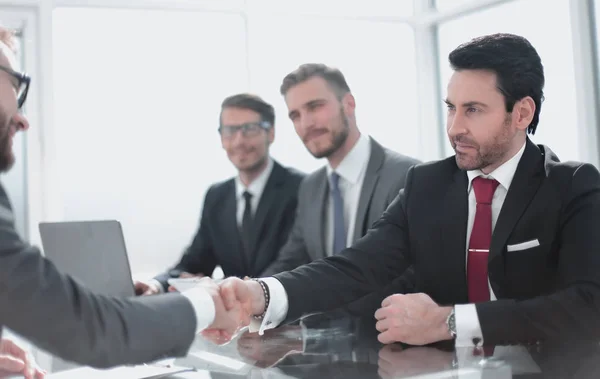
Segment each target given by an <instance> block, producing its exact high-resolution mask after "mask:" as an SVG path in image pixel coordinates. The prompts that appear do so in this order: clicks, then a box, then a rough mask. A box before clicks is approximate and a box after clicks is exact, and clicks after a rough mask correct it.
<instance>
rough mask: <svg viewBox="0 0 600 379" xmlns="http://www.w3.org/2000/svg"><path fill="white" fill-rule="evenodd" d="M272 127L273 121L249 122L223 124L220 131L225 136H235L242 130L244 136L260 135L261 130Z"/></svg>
mask: <svg viewBox="0 0 600 379" xmlns="http://www.w3.org/2000/svg"><path fill="white" fill-rule="evenodd" d="M270 128H271V123H269V122H267V121H260V122H248V123H245V124H242V125H230V126H221V127H219V133H220V134H221V137H223V138H233V136H235V135H236V134H237V133H238V132H239V131H241V132H242V135H243V136H244V137H253V136H256V135H258V133H260V131H261V130H268V129H270Z"/></svg>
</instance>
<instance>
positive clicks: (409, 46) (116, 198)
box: [0, 0, 600, 274]
mask: <svg viewBox="0 0 600 379" xmlns="http://www.w3.org/2000/svg"><path fill="white" fill-rule="evenodd" d="M599 16H600V0H596V1H594V0H552V1H547V0H512V1H507V0H437V1H434V0H370V1H364V0H344V1H341V0H318V1H317V0H302V1H301V0H245V1H244V0H178V1H175V0H118V1H117V0H0V20H1V22H2V23H3V24H5V25H7V26H11V27H13V28H16V29H18V30H19V31H20V41H21V54H20V56H21V59H22V62H23V66H24V69H25V70H26V71H27V72H29V73H30V74H31V75H32V77H33V83H32V88H31V91H30V97H29V100H28V103H27V105H26V113H27V115H28V116H29V118H30V120H31V125H32V128H31V130H30V131H29V132H28V133H27V134H20V135H19V137H18V138H17V139H16V141H15V148H16V153H17V156H18V157H17V159H18V163H17V165H16V166H15V169H14V170H13V171H12V172H11V173H10V174H8V175H6V176H5V177H4V178H3V179H2V180H3V182H4V183H5V185H6V186H7V187H8V189H9V192H10V195H11V198H12V200H13V202H14V203H15V208H16V215H17V223H18V228H19V231H20V232H21V233H22V234H23V236H24V237H25V238H27V239H29V240H30V241H32V243H36V244H38V245H39V233H38V229H37V228H38V223H39V222H40V221H60V220H89V219H117V220H120V221H121V222H122V224H123V227H124V233H125V239H126V243H127V247H128V250H129V255H130V261H131V264H132V269H133V271H134V272H135V273H152V274H153V273H157V272H159V271H161V270H163V269H164V268H165V267H167V266H169V265H171V264H173V263H174V262H175V261H176V260H177V259H178V257H179V255H180V254H181V252H182V250H183V249H184V247H185V246H186V245H187V244H188V243H189V242H190V241H191V238H192V236H193V234H194V232H195V230H196V228H197V224H198V218H199V215H200V209H201V206H202V201H203V197H204V193H205V191H206V189H207V188H208V186H209V185H210V184H211V183H213V182H215V181H219V180H222V179H226V178H228V177H230V176H232V175H233V174H234V173H235V171H234V168H233V166H232V165H231V164H230V162H229V161H228V159H227V157H226V155H225V153H224V151H223V150H222V149H221V146H220V139H219V136H218V134H217V127H218V113H219V105H220V102H221V101H222V100H223V98H224V97H226V96H228V95H230V94H233V93H236V92H241V91H249V92H254V93H257V94H259V95H260V96H263V97H264V98H265V99H266V100H267V101H269V102H271V103H273V104H274V106H275V108H276V112H277V122H276V139H275V143H274V145H273V146H272V155H273V156H274V157H275V159H277V160H279V161H280V162H281V163H283V164H285V165H292V166H295V167H297V168H299V169H301V170H303V171H307V172H308V171H311V170H313V169H315V168H317V167H320V166H321V165H323V164H324V162H323V161H317V160H315V159H314V158H313V157H312V156H311V155H310V154H309V153H308V152H307V151H306V150H305V148H304V146H303V145H302V143H301V142H300V140H299V139H298V137H297V136H296V134H295V132H294V130H293V127H292V124H291V122H290V121H289V119H288V118H287V111H286V107H285V103H284V101H283V99H282V97H281V96H280V95H279V85H280V82H281V80H282V78H283V76H284V75H285V74H286V73H288V72H289V71H291V70H293V69H294V68H296V67H297V66H298V65H299V64H301V63H305V62H324V63H326V64H328V65H333V66H337V67H339V68H340V69H341V70H342V72H343V73H344V74H345V75H346V77H347V80H348V83H349V84H350V87H351V89H352V91H353V93H354V95H355V96H356V99H357V117H358V124H359V127H360V128H361V130H362V131H363V132H364V133H367V134H369V135H371V136H373V137H374V138H376V139H378V140H379V141H380V142H381V143H383V144H384V145H386V146H387V147H389V148H392V149H394V150H397V151H399V152H401V153H404V154H407V155H411V156H414V157H417V158H419V159H422V160H432V159H438V158H442V157H445V156H448V155H450V154H452V151H451V149H450V146H449V144H448V142H447V140H446V136H445V125H444V118H445V108H444V107H445V106H444V104H443V102H442V99H443V98H444V96H445V86H446V82H447V80H448V78H449V76H450V74H451V70H450V68H449V66H448V63H447V55H448V53H449V52H450V51H451V50H452V49H454V48H455V47H456V46H457V45H458V44H460V43H462V42H465V41H467V40H469V39H471V38H473V37H476V36H479V35H483V34H488V33H494V32H510V33H517V34H521V35H523V36H525V37H527V38H528V39H529V40H530V41H531V42H532V44H533V45H534V46H535V47H536V48H537V50H538V52H539V54H540V55H541V57H542V61H543V63H544V67H545V72H546V88H545V95H546V101H545V102H544V104H543V107H542V115H541V123H540V127H539V130H538V133H536V135H535V136H534V137H533V140H534V141H535V142H536V143H544V144H548V145H550V146H551V147H552V148H553V149H554V151H555V152H556V153H557V154H559V156H560V158H561V159H562V160H583V161H587V162H592V163H594V164H596V165H598V163H599V162H600V159H599V154H598V151H599V150H598V144H599V136H598V126H599V125H600V122H599V115H598V104H599V100H598V99H599V96H598V93H599V91H598V87H599V85H598V84H599V83H600V82H599V80H598V78H599V76H600V75H599V74H600V72H599V69H598V58H599V57H598V54H597V52H598V46H597V40H598V35H599V32H598V30H597V29H596V27H595V23H596V21H597V19H598V17H599Z"/></svg>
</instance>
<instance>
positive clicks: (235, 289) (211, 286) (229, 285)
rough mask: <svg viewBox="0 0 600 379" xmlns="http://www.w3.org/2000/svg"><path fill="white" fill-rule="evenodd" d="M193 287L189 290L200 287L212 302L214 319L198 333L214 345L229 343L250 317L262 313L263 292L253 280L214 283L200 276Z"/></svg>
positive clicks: (227, 280)
mask: <svg viewBox="0 0 600 379" xmlns="http://www.w3.org/2000/svg"><path fill="white" fill-rule="evenodd" d="M194 284H195V285H194V287H193V288H198V287H200V288H203V289H204V290H205V291H206V292H207V293H208V294H209V295H210V297H211V299H212V301H213V303H214V306H215V318H214V320H213V322H212V324H210V325H209V326H208V328H206V329H205V330H204V331H203V332H202V334H203V336H204V337H206V338H208V339H210V340H212V341H213V342H215V343H225V342H228V341H230V340H231V339H232V338H233V336H234V335H235V334H236V333H237V332H238V331H239V330H240V329H242V328H244V327H246V326H248V325H249V324H250V321H251V319H252V317H253V316H255V315H261V314H263V313H264V311H265V296H264V292H263V289H262V286H261V285H260V283H258V282H257V281H255V280H241V279H239V278H236V277H231V278H227V279H225V280H223V281H222V282H220V283H218V284H217V283H216V282H215V281H213V280H212V279H210V278H206V277H204V278H199V279H197V280H196V281H194ZM184 293H185V291H184Z"/></svg>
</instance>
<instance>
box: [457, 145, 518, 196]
mask: <svg viewBox="0 0 600 379" xmlns="http://www.w3.org/2000/svg"><path fill="white" fill-rule="evenodd" d="M526 145H527V143H524V144H523V146H522V147H521V149H520V150H519V151H518V152H517V153H516V154H515V155H514V156H513V157H512V158H510V159H509V160H507V161H506V162H504V163H503V164H502V165H500V167H498V168H497V169H495V170H494V171H492V172H490V173H489V174H488V175H486V174H484V173H483V172H482V171H481V170H471V171H467V177H468V178H469V191H470V190H471V184H472V182H473V179H475V178H476V177H478V176H483V177H484V178H489V177H492V178H494V179H496V180H497V181H498V183H500V185H501V186H502V187H504V189H506V190H507V191H508V189H509V188H510V183H511V182H512V180H513V177H514V176H515V172H516V171H517V166H518V165H519V161H520V160H521V157H522V156H523V152H524V151H525V146H526Z"/></svg>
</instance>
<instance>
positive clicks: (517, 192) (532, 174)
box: [489, 139, 544, 291]
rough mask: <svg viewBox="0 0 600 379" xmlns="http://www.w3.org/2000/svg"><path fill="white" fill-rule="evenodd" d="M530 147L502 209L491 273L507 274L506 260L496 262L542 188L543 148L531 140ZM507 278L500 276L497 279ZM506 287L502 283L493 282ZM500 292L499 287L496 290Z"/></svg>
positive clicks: (496, 228)
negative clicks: (505, 270)
mask: <svg viewBox="0 0 600 379" xmlns="http://www.w3.org/2000/svg"><path fill="white" fill-rule="evenodd" d="M526 143H527V146H526V147H525V151H524V152H523V156H522V157H521V160H520V161H519V165H518V166H517V171H515V176H514V177H513V180H512V182H511V184H510V188H509V190H508V193H507V194H506V199H505V200H504V204H503V205H502V209H501V210H500V215H499V216H498V221H497V222H496V227H495V228H494V233H493V235H492V246H491V248H490V257H489V271H494V272H497V273H504V260H503V259H496V258H498V257H501V256H502V252H503V251H504V245H505V244H506V242H507V240H508V237H509V236H510V233H511V232H512V231H513V229H514V228H515V226H516V225H517V222H518V221H519V219H520V218H521V216H522V215H523V213H524V212H525V210H526V209H527V206H528V205H529V204H530V203H531V200H532V198H533V196H534V195H535V194H536V192H537V190H538V189H539V187H540V185H541V183H542V179H543V177H544V175H543V164H542V161H543V155H542V153H541V151H540V149H539V148H538V147H537V146H536V145H535V144H533V142H531V141H530V140H529V139H527V142H526ZM502 276H503V275H500V276H496V278H499V277H502ZM492 284H497V285H498V286H499V288H500V287H503V286H502V284H501V283H492ZM494 291H496V288H494Z"/></svg>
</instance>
